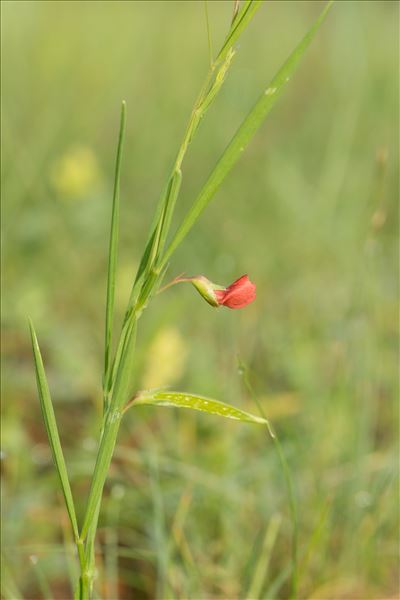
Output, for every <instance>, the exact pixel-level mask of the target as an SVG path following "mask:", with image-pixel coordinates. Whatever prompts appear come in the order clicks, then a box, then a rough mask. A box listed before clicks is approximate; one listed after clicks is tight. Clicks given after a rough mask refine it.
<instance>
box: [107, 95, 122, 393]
mask: <svg viewBox="0 0 400 600" xmlns="http://www.w3.org/2000/svg"><path fill="white" fill-rule="evenodd" d="M125 123H126V104H125V102H122V107H121V120H120V127H119V138H118V149H117V158H116V164H115V179H114V194H113V203H112V215H111V232H110V247H109V254H108V277H107V302H106V327H105V343H104V379H103V382H104V383H103V385H104V386H106V382H107V376H108V371H109V368H110V354H111V342H112V325H113V312H114V298H115V275H116V270H117V256H118V223H119V190H120V175H121V159H122V147H123V143H124V137H125Z"/></svg>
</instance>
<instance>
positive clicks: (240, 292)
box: [187, 275, 256, 309]
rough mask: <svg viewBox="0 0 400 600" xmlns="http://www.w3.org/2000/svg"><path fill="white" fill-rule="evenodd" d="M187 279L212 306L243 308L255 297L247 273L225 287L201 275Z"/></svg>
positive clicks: (254, 290) (254, 291)
mask: <svg viewBox="0 0 400 600" xmlns="http://www.w3.org/2000/svg"><path fill="white" fill-rule="evenodd" d="M187 281H191V283H192V284H193V285H194V287H195V288H196V290H197V291H198V292H199V293H200V294H201V295H202V296H203V298H204V300H206V302H208V303H209V304H211V306H214V307H218V306H226V307H227V308H235V309H236V308H243V307H244V306H246V305H247V304H250V302H253V300H255V298H256V286H255V285H254V283H252V282H251V281H250V279H249V278H248V276H247V275H242V276H241V277H239V279H237V280H236V281H234V282H233V283H231V285H229V286H228V287H227V288H223V287H222V286H220V285H216V284H215V283H212V281H209V280H208V279H207V278H206V277H204V276H203V275H199V276H198V277H190V278H188V279H187Z"/></svg>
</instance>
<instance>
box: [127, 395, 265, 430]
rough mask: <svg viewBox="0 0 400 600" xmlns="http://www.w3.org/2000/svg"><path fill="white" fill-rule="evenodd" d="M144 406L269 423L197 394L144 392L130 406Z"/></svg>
mask: <svg viewBox="0 0 400 600" xmlns="http://www.w3.org/2000/svg"><path fill="white" fill-rule="evenodd" d="M142 404H153V405H157V406H175V407H177V408H191V409H193V410H199V411H201V412H206V413H209V414H212V415H219V416H221V417H227V418H228V419H235V420H237V421H246V422H247V423H257V424H260V425H267V424H268V421H267V420H266V419H264V418H263V417H257V416H255V415H252V414H251V413H248V412H245V411H244V410H240V409H239V408H236V407H234V406H231V405H230V404H225V402H220V401H219V400H212V399H211V398H205V397H204V396H198V395H197V394H196V395H195V394H185V393H182V392H159V391H156V390H154V391H148V392H147V391H146V392H142V393H141V395H140V396H138V397H136V398H135V399H134V401H133V402H132V404H129V406H139V405H142ZM127 407H128V406H127Z"/></svg>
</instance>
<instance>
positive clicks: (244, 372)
mask: <svg viewBox="0 0 400 600" xmlns="http://www.w3.org/2000/svg"><path fill="white" fill-rule="evenodd" d="M239 372H240V374H241V376H242V379H243V383H244V385H245V387H246V389H247V392H248V394H249V395H250V397H251V398H252V399H253V400H254V402H255V403H256V405H257V408H258V410H259V412H260V415H261V416H262V417H263V418H264V419H265V420H266V421H267V428H268V435H269V437H271V438H272V441H273V443H274V447H275V450H276V453H277V455H278V458H279V462H280V464H281V467H282V471H283V476H284V479H285V484H286V489H287V495H288V501H289V509H290V515H291V520H292V527H293V534H292V584H291V600H296V599H297V593H298V545H299V532H298V530H299V527H298V515H297V502H296V496H295V492H294V488H293V481H292V476H291V473H290V469H289V465H288V462H287V460H286V456H285V453H284V451H283V448H282V446H281V443H280V441H279V438H278V436H277V434H276V432H275V430H274V429H273V428H272V426H271V425H270V424H269V421H268V419H267V417H266V414H265V411H264V409H263V407H262V405H261V403H260V401H259V399H258V397H257V395H256V394H255V393H254V390H253V386H252V385H251V383H250V379H249V375H248V369H247V368H246V365H244V364H243V362H242V361H240V359H239Z"/></svg>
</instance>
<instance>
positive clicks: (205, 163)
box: [2, 1, 399, 600]
mask: <svg viewBox="0 0 400 600" xmlns="http://www.w3.org/2000/svg"><path fill="white" fill-rule="evenodd" d="M322 6H323V4H321V3H320V2H266V3H265V5H264V6H263V7H262V8H261V9H260V10H259V11H258V12H257V14H256V17H255V19H254V21H253V22H252V23H251V25H250V26H249V28H248V30H247V31H246V32H245V34H244V35H243V37H242V38H241V40H240V44H239V50H238V52H237V55H236V57H235V59H234V64H233V67H232V69H231V72H230V74H229V77H228V80H227V82H226V85H225V86H224V89H223V91H222V93H221V95H220V97H219V98H218V100H217V102H216V103H215V104H214V105H213V106H212V108H211V109H210V111H209V113H208V114H207V116H206V118H205V120H204V122H203V123H202V125H201V130H200V133H199V135H198V137H197V138H196V140H195V141H194V143H193V144H192V146H191V147H190V149H189V154H188V157H187V160H186V161H185V163H184V180H183V189H182V196H181V199H180V201H179V206H178V210H177V215H176V223H178V222H179V218H180V216H182V215H183V214H184V212H185V211H186V210H187V208H188V207H189V206H190V203H191V202H192V201H193V199H194V196H195V194H196V192H197V191H198V190H199V189H200V187H201V185H202V183H203V182H204V181H205V179H206V177H207V175H208V173H209V170H210V169H211V168H212V166H213V165H214V164H215V161H216V160H217V158H218V156H219V155H220V153H221V152H222V150H223V148H224V146H225V144H226V143H227V142H228V141H229V139H230V137H231V136H232V134H233V132H234V131H235V129H236V127H237V126H238V125H239V123H240V121H241V120H242V119H243V118H244V116H245V115H246V114H247V111H248V110H249V108H250V107H251V106H252V104H253V103H254V101H255V99H256V98H257V96H258V94H259V93H260V92H261V90H262V89H264V88H265V86H266V85H267V83H268V81H269V79H270V78H271V77H272V76H273V74H274V73H275V71H276V69H277V68H278V67H279V66H280V64H281V63H282V62H283V60H284V59H285V58H286V57H287V55H288V54H289V53H290V51H291V50H292V49H293V47H294V46H295V44H296V43H297V42H298V41H299V39H300V38H301V37H302V36H303V35H304V33H305V31H306V30H307V29H308V27H309V26H310V24H311V23H312V21H313V20H314V18H315V17H316V15H317V14H318V13H319V11H320V10H321V8H322ZM2 9H3V10H2V13H3V14H2V17H3V19H2V38H3V39H2V46H3V48H2V49H3V65H2V66H3V113H2V116H3V119H2V121H3V123H2V124H3V147H2V150H3V161H2V211H3V219H2V226H3V231H2V233H3V297H2V300H3V317H2V325H3V344H2V361H3V362H2V365H3V367H2V374H3V377H2V386H3V390H2V391H3V426H2V474H3V486H2V494H3V517H4V522H3V556H4V572H3V583H4V591H3V593H4V598H7V600H15V599H16V598H19V597H24V598H27V599H36V598H46V599H47V598H51V597H54V598H60V599H65V598H68V597H70V593H71V592H70V587H69V579H70V578H72V577H73V576H74V573H75V571H74V569H75V568H76V567H75V563H74V560H73V557H72V550H71V539H70V534H69V529H68V523H67V520H66V512H65V509H64V507H63V504H62V500H61V498H60V494H59V488H58V481H57V478H56V473H55V469H54V468H53V465H52V460H51V455H50V451H49V447H48V445H47V440H46V435H45V431H44V427H43V424H42V417H41V414H40V408H39V402H38V398H37V393H36V388H35V379H34V371H33V363H32V357H31V348H30V341H29V336H28V329H27V315H30V316H31V317H32V319H33V321H34V323H35V326H36V328H37V331H38V335H39V341H40V343H41V346H42V349H43V354H44V359H45V364H46V368H47V372H48V376H49V380H50V387H51V390H52V394H53V400H54V403H55V410H56V415H57V419H58V423H59V428H60V433H61V438H62V442H63V446H64V450H65V455H66V460H67V464H68V468H69V471H70V475H71V479H72V487H73V492H74V496H75V498H76V500H77V503H78V511H79V516H80V518H81V517H82V512H83V509H84V501H85V498H86V495H87V492H88V485H89V481H90V475H91V474H92V471H93V464H94V458H95V451H96V440H97V435H98V425H99V418H100V410H101V407H100V403H101V369H102V352H103V328H104V325H103V319H104V308H105V284H106V264H107V246H108V235H109V218H110V202H111V196H112V182H113V169H114V161H115V151H116V142H117V134H118V131H117V130H118V120H119V110H120V102H121V100H122V99H125V100H126V102H127V107H128V124H127V139H126V144H125V151H124V160H123V174H122V198H121V202H122V215H121V239H120V255H119V259H120V262H119V270H118V282H117V284H118V290H117V310H118V316H119V318H121V316H122V314H123V311H124V306H125V303H126V301H127V297H128V295H129V289H130V285H131V282H132V278H133V276H134V273H135V268H136V267H137V264H138V260H139V258H140V254H141V252H142V248H143V244H144V242H145V238H146V235H147V228H148V226H149V223H150V221H151V217H152V213H153V210H154V207H155V204H156V201H157V198H158V195H159V193H160V190H161V189H162V187H163V185H164V183H165V181H166V177H167V175H168V171H169V169H170V168H171V165H172V161H173V159H174V156H175V153H176V151H177V149H178V146H179V143H180V140H181V137H182V135H183V131H184V127H185V124H186V122H187V119H188V117H189V114H190V110H191V107H192V105H193V102H194V100H195V97H196V95H197V93H198V91H199V89H200V86H201V84H202V82H203V79H204V77H205V75H206V73H207V69H208V51H207V34H206V25H205V17H204V5H203V3H202V2H181V1H179V2H175V1H169V2H21V1H18V2H3V3H2ZM209 13H210V25H211V33H212V38H213V44H214V50H217V48H218V47H219V44H220V43H221V41H222V39H223V36H224V34H225V32H226V30H227V28H228V27H229V23H230V19H231V14H232V4H231V2H211V3H209ZM397 132H398V4H397V3H395V2H378V1H375V2H338V3H337V4H336V5H335V6H334V8H333V10H332V11H331V13H330V15H329V17H328V19H327V21H326V22H325V24H324V25H323V27H322V29H321V30H320V32H319V33H318V36H317V38H316V40H315V41H314V42H313V44H312V46H311V48H310V49H309V51H308V52H307V54H306V56H305V58H304V61H303V63H302V66H301V68H300V69H299V71H298V72H297V74H296V77H294V78H293V80H292V81H291V83H290V85H289V86H288V88H287V90H286V91H285V94H284V96H283V97H282V98H281V99H280V101H279V102H278V105H277V107H276V108H275V109H274V110H273V112H272V113H271V115H270V116H269V118H268V120H267V122H266V123H265V124H264V126H263V128H262V130H261V131H260V132H259V133H258V135H257V136H256V138H255V139H254V141H253V142H252V144H251V146H250V147H249V149H248V151H246V152H245V153H244V155H243V157H242V158H241V160H240V161H239V163H238V165H237V166H236V168H235V169H234V171H233V172H232V173H231V174H230V175H229V177H228V179H227V180H226V181H225V183H224V184H223V186H222V188H221V189H220V190H219V191H218V193H217V195H216V197H215V199H214V200H213V203H212V204H211V205H210V206H209V208H208V209H207V211H206V213H204V215H203V216H202V218H201V220H200V221H199V222H198V223H197V225H196V227H195V229H194V230H193V231H192V232H191V234H190V235H189V236H188V238H187V239H186V241H185V243H184V244H183V245H182V246H181V247H180V249H179V251H178V252H177V253H176V255H175V256H174V258H173V260H172V262H171V265H170V269H169V272H168V277H167V279H168V278H172V277H174V276H176V275H178V274H180V273H181V272H186V273H188V274H197V273H203V274H205V275H207V276H208V277H209V278H210V279H212V280H213V281H215V282H218V283H220V284H223V285H225V284H229V283H230V282H232V281H233V280H234V279H236V278H237V277H238V276H240V275H241V274H243V273H248V274H249V276H250V277H251V279H252V280H254V281H255V282H256V284H257V301H256V302H255V303H254V304H252V305H251V306H249V307H248V308H246V310H243V311H229V310H225V309H221V310H218V311H216V310H212V309H211V308H210V307H209V306H208V305H207V304H206V303H204V302H203V301H202V300H201V299H200V298H199V297H198V296H197V295H196V293H195V292H194V291H193V290H192V289H190V288H189V287H186V286H178V287H176V288H172V289H171V290H169V291H168V292H166V293H165V294H163V295H161V296H158V297H157V298H156V299H155V300H154V301H153V302H152V304H151V307H150V308H149V310H148V311H147V312H146V313H145V315H144V317H143V319H142V320H141V322H140V330H139V337H138V354H137V361H136V363H135V366H134V367H133V379H134V381H133V390H134V389H140V388H143V387H146V386H152V387H154V386H164V385H171V386H172V387H174V388H176V389H181V390H187V391H193V392H198V393H201V394H204V395H208V396H211V397H215V398H218V399H220V400H225V401H227V402H230V403H232V404H235V405H236V406H239V407H242V408H244V409H246V410H250V411H253V412H257V408H256V406H255V404H254V401H253V400H252V399H251V398H250V397H249V396H248V394H247V393H246V390H245V389H244V386H243V382H242V379H241V374H240V370H238V360H239V359H240V360H241V361H243V362H244V363H245V364H246V365H247V367H248V370H249V376H250V379H251V381H252V385H253V387H254V390H255V393H256V395H257V397H258V398H259V400H260V401H261V403H262V405H263V407H264V409H265V411H266V413H267V415H269V416H270V419H271V421H272V423H273V424H274V426H275V428H276V430H277V432H278V434H279V436H280V439H281V442H282V444H283V448H284V451H285V454H286V456H287V460H288V462H289V465H290V468H291V471H292V476H293V480H294V485H295V488H296V493H297V497H298V510H299V536H300V549H299V551H300V597H301V598H304V599H305V598H310V599H311V598H313V599H316V600H325V599H332V600H339V599H340V598H343V599H350V598H354V599H360V600H366V599H367V598H371V599H375V600H382V599H384V598H397V593H398V587H397V585H398V574H397V571H396V569H397V562H396V560H397V559H396V554H397V545H398V540H397V535H398V510H397V500H396V489H397V488H396V485H395V477H396V474H397V468H398V460H397V446H396V432H397V422H398V421H397V414H396V410H397V408H396V407H397V394H398V388H397V380H398V376H397V375H398V373H397V369H398V365H397V359H398V351H397V291H398V289H397V286H398V271H397V266H398V265H397V219H396V216H397V197H398V187H397V186H398V172H397V166H398V158H399V157H398V138H397ZM291 530H292V524H291V520H290V512H289V509H288V501H287V495H286V491H285V485H284V479H283V475H282V471H281V468H280V465H279V461H278V459H277V455H276V452H275V451H274V448H273V445H272V444H271V442H270V440H268V439H267V437H266V435H265V431H264V430H263V429H262V428H258V427H253V426H251V425H246V424H240V423H235V422H230V421H227V420H224V419H219V418H217V417H212V416H208V415H202V414H197V413H193V412H191V411H181V412H177V411H175V410H174V409H161V408H160V409H156V408H153V409H150V408H148V409H144V408H141V409H137V411H133V412H131V413H127V417H126V419H125V421H124V422H123V425H122V428H121V432H120V436H119V443H118V447H117V450H116V454H115V459H114V461H113V464H112V467H111V470H110V476H109V480H108V483H107V487H106V494H105V499H104V504H103V510H102V513H101V519H100V530H99V538H98V565H99V575H98V579H97V582H96V586H97V594H98V596H99V597H102V598H109V599H113V600H114V599H117V598H121V599H123V598H135V599H136V598H139V599H152V598H159V599H164V598H179V599H184V598H194V599H200V598H202V599H209V598H221V599H229V600H233V599H236V598H251V599H252V600H253V599H255V598H265V599H268V600H273V599H277V598H287V597H288V595H289V571H290V540H291Z"/></svg>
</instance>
